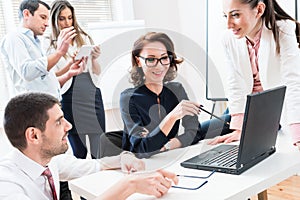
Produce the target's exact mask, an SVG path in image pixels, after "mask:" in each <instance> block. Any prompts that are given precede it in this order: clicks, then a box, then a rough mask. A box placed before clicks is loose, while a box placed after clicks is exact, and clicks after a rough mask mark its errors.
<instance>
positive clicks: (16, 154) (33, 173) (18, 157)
mask: <svg viewBox="0 0 300 200" xmlns="http://www.w3.org/2000/svg"><path fill="white" fill-rule="evenodd" d="M11 158H12V160H13V161H14V162H15V163H16V165H17V167H18V168H19V169H20V170H21V171H23V172H24V173H25V174H27V175H28V176H29V177H30V178H32V180H35V179H37V178H38V177H39V176H41V174H42V173H43V171H44V170H45V167H43V166H42V165H40V164H38V163H37V162H35V161H33V160H31V159H30V158H28V157H27V156H26V155H24V154H23V153H22V152H21V151H19V150H17V149H16V150H13V152H12V154H11Z"/></svg>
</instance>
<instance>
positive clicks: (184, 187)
mask: <svg viewBox="0 0 300 200" xmlns="http://www.w3.org/2000/svg"><path fill="white" fill-rule="evenodd" d="M214 173H215V171H212V172H211V173H210V174H209V175H207V176H190V175H177V177H178V178H179V177H181V178H192V179H207V178H209V177H211V176H212V175H213V174H214ZM180 181H182V180H179V184H180ZM187 182H188V183H190V182H191V181H190V180H187ZM206 183H208V181H207V180H205V181H204V182H201V184H200V185H197V186H194V187H187V186H183V185H184V183H183V184H181V185H182V186H180V185H172V188H177V189H185V190H197V189H199V188H201V187H202V186H203V185H205V184H206Z"/></svg>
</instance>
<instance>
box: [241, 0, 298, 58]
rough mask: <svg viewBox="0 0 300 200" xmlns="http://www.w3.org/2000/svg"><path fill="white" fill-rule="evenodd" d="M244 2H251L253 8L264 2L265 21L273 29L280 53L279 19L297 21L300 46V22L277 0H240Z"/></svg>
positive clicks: (263, 16) (277, 50)
mask: <svg viewBox="0 0 300 200" xmlns="http://www.w3.org/2000/svg"><path fill="white" fill-rule="evenodd" d="M240 2H241V3H242V4H249V5H250V7H251V8H255V7H256V6H257V4H258V3H259V2H263V3H264V4H265V5H266V9H265V12H264V14H263V15H262V18H263V19H264V21H265V24H266V27H267V28H268V29H269V30H272V32H273V36H274V40H275V42H276V52H277V53H280V43H279V28H278V26H277V24H276V21H278V20H287V19H288V20H292V21H294V22H295V23H296V30H295V33H296V38H297V42H298V46H299V48H300V23H299V22H297V21H296V20H295V19H294V18H293V17H291V16H290V15H289V14H287V13H286V12H285V11H284V10H283V9H282V8H281V7H280V6H279V4H278V3H277V1H276V0H240Z"/></svg>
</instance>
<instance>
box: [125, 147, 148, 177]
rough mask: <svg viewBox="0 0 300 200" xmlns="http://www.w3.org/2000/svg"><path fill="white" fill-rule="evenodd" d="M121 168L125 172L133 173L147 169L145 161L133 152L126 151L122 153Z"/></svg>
mask: <svg viewBox="0 0 300 200" xmlns="http://www.w3.org/2000/svg"><path fill="white" fill-rule="evenodd" d="M120 163H121V169H122V171H124V172H127V173H131V172H136V171H142V170H145V163H144V161H142V160H141V159H138V158H136V157H135V155H134V154H133V153H131V152H128V151H124V152H122V153H121V154H120Z"/></svg>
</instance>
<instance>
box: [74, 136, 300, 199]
mask: <svg viewBox="0 0 300 200" xmlns="http://www.w3.org/2000/svg"><path fill="white" fill-rule="evenodd" d="M211 147H212V146H209V145H206V144H205V141H203V142H200V143H199V144H197V145H194V146H191V147H187V148H182V149H176V150H172V151H169V152H165V153H161V154H157V155H155V156H153V157H151V158H150V159H145V162H146V166H147V167H146V169H147V170H155V169H158V168H165V169H167V170H170V171H173V172H175V173H177V174H185V175H196V176H206V175H207V174H208V173H209V172H207V171H202V170H195V169H187V168H183V167H181V166H180V162H182V161H184V160H186V159H187V158H190V157H192V156H195V155H197V154H199V152H202V151H205V150H207V149H209V148H211ZM276 147H277V150H276V152H275V153H274V154H273V155H271V156H270V157H269V158H267V159H265V160H263V161H262V162H260V163H258V164H257V165H255V166H254V167H252V168H250V169H248V170H247V171H245V172H243V173H242V174H241V175H230V174H223V173H217V172H216V173H214V174H213V175H212V176H211V177H210V178H208V179H207V180H208V183H207V184H205V185H204V186H203V187H202V188H200V189H198V190H191V191H190V190H183V189H176V188H171V189H170V190H169V192H168V193H167V194H166V195H165V196H163V197H162V198H160V199H176V200H178V199H195V198H196V197H198V198H199V197H201V198H202V199H230V200H242V199H247V198H249V197H251V196H254V195H256V194H258V193H260V192H262V191H263V190H266V189H267V188H269V187H271V186H273V185H275V184H277V183H279V182H281V181H283V180H285V179H287V178H288V177H290V176H292V175H294V174H296V173H298V172H299V171H300V159H299V156H300V152H299V151H298V150H297V148H295V147H293V146H292V145H291V141H290V138H289V137H288V136H287V134H286V133H283V132H281V131H280V132H279V135H278V138H277V143H276ZM122 176H124V175H123V174H121V173H120V172H118V171H102V172H98V173H95V174H92V175H89V176H85V177H81V178H79V179H76V180H72V181H70V182H69V186H70V189H71V190H72V191H73V192H75V193H77V194H79V195H81V196H83V197H85V198H87V199H92V198H94V197H96V196H98V195H100V194H101V193H102V192H103V191H104V190H105V189H106V188H108V187H109V186H111V185H112V184H113V183H115V182H117V181H118V180H119V179H120V178H121V177H122ZM201 181H202V180H200V182H201ZM216 191H217V192H216ZM129 199H155V197H152V196H146V195H142V194H134V195H132V196H131V197H130V198H129Z"/></svg>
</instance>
